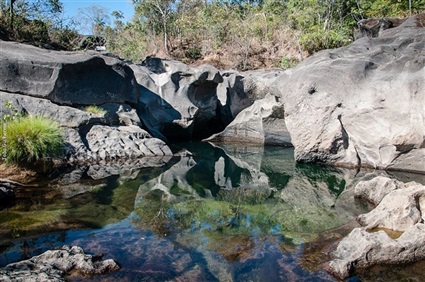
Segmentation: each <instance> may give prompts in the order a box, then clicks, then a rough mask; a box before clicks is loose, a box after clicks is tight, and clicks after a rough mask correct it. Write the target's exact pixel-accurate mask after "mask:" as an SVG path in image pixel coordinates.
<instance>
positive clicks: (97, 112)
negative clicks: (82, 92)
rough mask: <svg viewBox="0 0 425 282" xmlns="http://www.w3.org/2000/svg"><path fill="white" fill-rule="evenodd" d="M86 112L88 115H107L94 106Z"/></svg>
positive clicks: (86, 109) (89, 107)
mask: <svg viewBox="0 0 425 282" xmlns="http://www.w3.org/2000/svg"><path fill="white" fill-rule="evenodd" d="M84 110H85V111H86V112H88V113H92V114H94V115H104V114H106V111H105V110H104V109H102V108H100V107H98V106H95V105H92V106H87V107H85V108H84Z"/></svg>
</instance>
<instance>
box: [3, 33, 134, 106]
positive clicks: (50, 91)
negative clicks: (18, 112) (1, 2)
mask: <svg viewBox="0 0 425 282" xmlns="http://www.w3.org/2000/svg"><path fill="white" fill-rule="evenodd" d="M0 62H1V63H0V77H1V79H0V91H5V92H11V93H19V94H25V95H29V96H34V97H39V98H45V99H48V100H50V101H52V102H54V103H57V104H61V105H100V104H103V103H108V102H109V103H113V102H116V103H126V102H127V103H136V102H137V99H138V97H139V91H138V86H137V82H136V79H135V77H134V74H133V71H132V70H131V69H130V67H128V66H127V65H126V64H125V63H124V62H122V61H121V60H118V59H116V58H113V57H108V56H103V55H100V54H99V53H92V52H59V51H50V50H45V49H41V48H37V47H34V46H30V45H25V44H20V43H15V42H6V41H0Z"/></svg>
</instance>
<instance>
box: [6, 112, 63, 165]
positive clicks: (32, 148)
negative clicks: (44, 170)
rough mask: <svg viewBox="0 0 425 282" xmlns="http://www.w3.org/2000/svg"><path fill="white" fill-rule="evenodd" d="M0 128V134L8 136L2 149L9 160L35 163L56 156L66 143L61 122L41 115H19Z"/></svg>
mask: <svg viewBox="0 0 425 282" xmlns="http://www.w3.org/2000/svg"><path fill="white" fill-rule="evenodd" d="M0 130H1V134H0V135H1V136H5V137H6V142H5V146H2V147H1V151H2V155H4V156H5V159H6V161H8V162H15V163H33V162H36V161H38V160H40V159H42V158H46V157H52V156H55V155H57V154H58V153H60V152H61V150H62V146H63V143H64V135H63V131H62V129H61V127H60V126H59V124H57V123H56V122H54V121H52V120H50V119H48V118H45V117H41V116H35V117H34V116H23V117H17V118H15V119H13V120H11V121H9V122H8V123H7V125H6V126H3V127H2V128H1V129H0Z"/></svg>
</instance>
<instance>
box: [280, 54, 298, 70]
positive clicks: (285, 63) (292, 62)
mask: <svg viewBox="0 0 425 282" xmlns="http://www.w3.org/2000/svg"><path fill="white" fill-rule="evenodd" d="M297 64H298V60H297V59H295V58H288V57H287V56H283V57H282V59H281V60H280V66H279V67H281V68H282V69H289V68H292V67H295V66H296V65H297Z"/></svg>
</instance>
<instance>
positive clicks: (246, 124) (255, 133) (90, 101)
mask: <svg viewBox="0 0 425 282" xmlns="http://www.w3.org/2000/svg"><path fill="white" fill-rule="evenodd" d="M422 19H423V15H419V16H413V17H411V18H409V19H407V20H406V21H405V22H404V23H403V24H401V25H400V26H398V27H395V28H391V29H388V30H384V31H382V32H380V33H379V36H378V37H376V38H369V37H364V38H361V39H358V40H356V41H355V42H353V43H352V44H351V45H349V46H347V47H343V48H339V49H335V50H325V51H322V52H319V53H317V54H316V55H314V56H312V57H310V58H308V59H306V60H305V61H303V62H302V63H300V64H299V65H298V66H296V67H295V68H293V69H289V70H286V71H282V70H270V71H255V72H247V73H238V72H236V71H219V70H217V69H215V68H214V67H212V66H209V65H204V66H200V67H197V68H194V67H190V66H187V65H184V64H182V63H180V62H176V61H172V60H166V59H159V58H146V60H144V61H143V62H142V63H140V64H133V63H130V62H125V61H123V60H120V59H119V58H116V57H115V56H113V55H110V54H99V53H91V52H58V51H48V50H43V49H39V48H36V47H33V46H27V45H23V44H19V43H14V42H5V41H0V58H1V60H0V103H1V104H4V103H5V102H11V103H12V109H13V110H18V111H20V112H23V113H27V114H30V115H43V116H47V117H50V118H52V119H54V120H55V121H57V122H58V123H59V124H60V125H61V126H62V127H63V128H64V130H65V132H66V145H65V150H64V152H63V159H62V161H64V162H66V163H68V164H92V165H96V164H98V163H102V162H122V161H124V160H133V161H134V160H136V162H137V161H138V163H139V165H140V167H143V166H162V165H164V164H165V163H167V162H168V161H169V159H170V158H171V156H172V155H173V154H174V153H175V152H173V150H172V147H173V144H174V143H176V142H180V141H193V140H208V141H210V142H214V143H222V142H239V143H251V144H258V145H265V144H266V145H267V144H272V145H284V146H294V148H295V159H296V160H297V161H298V162H299V163H318V164H325V165H334V166H343V167H350V168H357V169H360V168H368V169H385V170H395V171H409V172H416V173H420V174H424V173H425V71H424V70H425V53H424V50H425V29H424V25H423V20H422ZM92 105H95V106H98V107H100V108H102V109H103V110H104V111H103V112H102V113H99V114H95V113H90V112H88V111H86V107H87V106H92ZM10 110H11V109H5V108H2V112H1V115H5V114H8V113H10V112H8V111H10ZM187 161H189V160H187ZM112 167H113V166H112ZM99 168H100V166H99ZM115 169H120V167H119V166H118V167H116V168H115ZM111 170H112V171H113V168H111ZM83 171H84V172H82V173H86V171H85V170H83ZM91 173H92V174H93V175H96V174H99V175H102V174H104V173H106V174H107V173H110V171H109V168H108V169H106V171H102V169H92V170H91ZM99 177H101V176H99ZM217 177H218V178H220V175H217ZM256 177H257V178H258V180H259V181H261V179H262V175H261V174H259V175H256ZM223 181H224V180H223ZM146 185H148V186H149V185H150V184H149V183H146ZM152 185H153V184H152ZM155 185H156V184H155ZM223 185H225V182H223ZM359 185H360V184H359ZM365 187H366V188H365ZM151 188H152V187H150V188H149V189H151ZM424 190H425V187H424V186H423V185H422V184H418V183H411V184H400V183H393V182H391V181H390V180H388V179H387V180H385V179H384V180H383V179H375V180H371V182H369V183H366V184H365V183H363V184H361V185H360V186H359V187H358V191H359V194H358V196H359V197H362V198H365V199H366V200H367V201H371V202H373V203H374V204H375V205H377V207H376V209H374V210H373V211H371V212H370V213H369V214H365V215H362V216H360V217H359V218H358V221H359V223H360V224H361V225H362V227H361V228H358V229H354V230H353V232H352V233H351V234H350V235H349V236H348V237H347V238H346V239H344V240H342V241H341V244H340V246H339V247H338V249H337V251H336V252H335V254H334V259H333V260H332V261H331V262H330V263H329V264H328V266H329V267H328V269H329V270H330V271H331V272H332V273H334V274H335V275H337V276H339V277H346V276H347V275H350V274H351V273H352V272H353V271H354V269H355V268H356V267H368V266H369V265H373V264H378V263H398V262H411V261H415V260H418V259H421V258H423V254H422V249H421V247H420V246H421V245H423V243H424V240H425V239H424V237H423V236H424V231H423V220H424V219H423V218H422V211H421V209H422V206H423V199H422V198H423V195H422V194H423V193H424V192H423V191H424ZM189 192H190V193H192V192H193V191H189ZM375 228H383V229H391V230H395V231H399V232H402V235H401V236H400V238H398V239H391V238H389V237H388V236H387V235H386V233H385V232H383V231H380V232H376V233H371V231H373V230H374V229H375ZM356 241H362V242H364V248H362V251H360V249H359V251H358V252H354V251H351V250H352V248H353V245H352V244H353V243H352V242H356ZM372 242H373V243H372ZM401 250H403V251H401ZM365 254H369V255H365ZM362 259H363V260H362Z"/></svg>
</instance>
